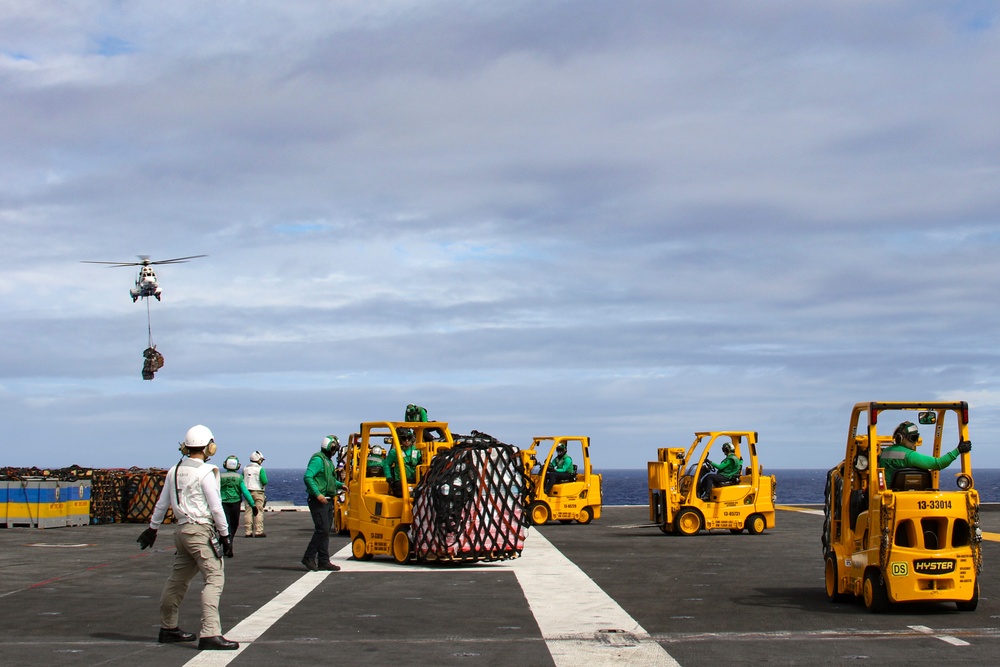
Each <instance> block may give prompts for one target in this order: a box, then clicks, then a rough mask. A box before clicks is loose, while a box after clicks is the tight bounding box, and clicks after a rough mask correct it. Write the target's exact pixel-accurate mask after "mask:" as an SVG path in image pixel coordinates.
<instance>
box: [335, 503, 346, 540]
mask: <svg viewBox="0 0 1000 667" xmlns="http://www.w3.org/2000/svg"><path fill="white" fill-rule="evenodd" d="M347 533H348V530H347V524H346V523H345V522H344V520H343V518H341V514H340V508H337V509H334V510H333V534H334V535H347Z"/></svg>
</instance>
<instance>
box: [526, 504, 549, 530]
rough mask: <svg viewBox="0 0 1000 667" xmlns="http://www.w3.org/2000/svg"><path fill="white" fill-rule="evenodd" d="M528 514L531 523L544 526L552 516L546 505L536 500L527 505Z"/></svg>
mask: <svg viewBox="0 0 1000 667" xmlns="http://www.w3.org/2000/svg"><path fill="white" fill-rule="evenodd" d="M528 516H529V517H530V518H531V523H532V525H535V526H544V525H545V524H547V523H548V522H549V519H550V518H552V513H551V512H549V506H548V505H546V504H545V503H543V502H542V501H540V500H537V501H535V502H533V503H531V504H530V505H528Z"/></svg>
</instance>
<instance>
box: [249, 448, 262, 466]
mask: <svg viewBox="0 0 1000 667" xmlns="http://www.w3.org/2000/svg"><path fill="white" fill-rule="evenodd" d="M263 462H264V455H263V454H261V453H260V450H259V449H255V450H254V452H253V454H251V455H250V463H263Z"/></svg>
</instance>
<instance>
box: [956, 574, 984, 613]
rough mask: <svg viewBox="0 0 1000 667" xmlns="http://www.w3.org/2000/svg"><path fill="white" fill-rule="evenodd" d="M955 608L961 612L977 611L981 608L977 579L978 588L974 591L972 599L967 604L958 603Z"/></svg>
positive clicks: (977, 585) (977, 580) (977, 581)
mask: <svg viewBox="0 0 1000 667" xmlns="http://www.w3.org/2000/svg"><path fill="white" fill-rule="evenodd" d="M955 606H956V607H958V610H959V611H975V610H976V607H978V606H979V579H978V578H977V579H976V586H975V588H973V589H972V599H971V600H968V601H966V602H956V603H955Z"/></svg>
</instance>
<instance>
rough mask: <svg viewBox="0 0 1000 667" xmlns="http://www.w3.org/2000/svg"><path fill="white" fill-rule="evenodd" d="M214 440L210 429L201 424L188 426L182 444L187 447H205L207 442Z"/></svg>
mask: <svg viewBox="0 0 1000 667" xmlns="http://www.w3.org/2000/svg"><path fill="white" fill-rule="evenodd" d="M214 441H215V436H213V435H212V431H210V430H209V428H208V427H207V426H202V425H201V424H198V425H197V426H192V427H191V428H189V429H188V432H187V435H185V436H184V446H185V447H187V448H188V449H205V448H206V447H208V443H210V442H214Z"/></svg>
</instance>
